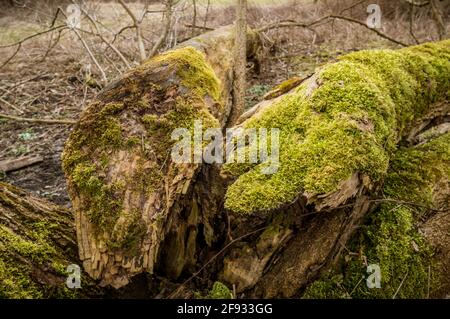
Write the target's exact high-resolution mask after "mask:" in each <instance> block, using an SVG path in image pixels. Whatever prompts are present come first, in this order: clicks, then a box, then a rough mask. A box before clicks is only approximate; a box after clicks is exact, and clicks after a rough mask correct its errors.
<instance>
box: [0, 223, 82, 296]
mask: <svg viewBox="0 0 450 319" xmlns="http://www.w3.org/2000/svg"><path fill="white" fill-rule="evenodd" d="M53 227H56V225H53V224H50V223H47V222H38V223H33V224H32V225H30V227H29V228H28V229H29V231H28V232H27V233H26V234H23V235H21V236H19V235H17V234H15V233H14V232H12V231H11V230H10V229H8V228H7V227H6V226H4V225H0V298H14V299H24V298H26V299H30V298H72V297H76V296H77V294H78V293H77V292H75V291H73V290H69V289H67V288H66V287H65V282H60V283H58V282H57V283H54V285H45V284H44V283H41V282H40V281H39V280H34V279H33V276H35V275H36V274H38V276H39V274H40V272H42V271H45V272H48V273H54V274H55V275H58V274H59V275H64V274H65V267H64V265H63V263H65V260H64V259H63V258H62V257H61V256H62V255H63V254H62V252H60V251H58V250H57V249H56V248H55V247H54V246H53V245H52V244H51V241H50V240H49V235H50V233H51V231H52V229H53ZM24 259H26V260H30V261H32V262H33V264H27V263H24V262H23V260H24ZM36 267H38V268H42V270H39V269H36ZM63 271H64V273H63Z"/></svg>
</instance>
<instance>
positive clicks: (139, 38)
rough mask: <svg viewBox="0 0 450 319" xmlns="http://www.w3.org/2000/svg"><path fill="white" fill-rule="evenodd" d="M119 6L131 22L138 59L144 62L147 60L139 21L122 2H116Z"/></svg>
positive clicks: (119, 0)
mask: <svg viewBox="0 0 450 319" xmlns="http://www.w3.org/2000/svg"><path fill="white" fill-rule="evenodd" d="M117 1H118V2H119V3H120V5H121V6H122V7H123V8H124V9H125V11H126V12H127V13H128V15H129V16H130V18H131V20H133V28H135V29H136V41H137V44H138V48H139V57H140V60H141V62H143V61H145V59H147V53H146V51H145V45H144V40H143V39H142V28H141V21H140V20H138V18H137V17H136V15H135V14H134V13H133V11H131V9H130V8H129V7H128V6H127V5H126V4H125V2H124V1H123V0H117Z"/></svg>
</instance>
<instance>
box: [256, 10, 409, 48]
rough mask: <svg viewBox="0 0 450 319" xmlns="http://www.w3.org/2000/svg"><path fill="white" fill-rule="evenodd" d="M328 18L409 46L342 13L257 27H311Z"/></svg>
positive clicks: (264, 28)
mask: <svg viewBox="0 0 450 319" xmlns="http://www.w3.org/2000/svg"><path fill="white" fill-rule="evenodd" d="M327 19H337V20H344V21H347V22H351V23H355V24H359V25H360V26H362V27H364V28H366V29H368V30H370V31H372V32H374V33H376V34H377V35H378V36H380V37H382V38H384V39H386V40H389V41H391V42H393V43H395V44H398V45H401V46H404V47H407V46H408V44H406V43H404V42H401V41H399V40H396V39H394V38H392V37H390V36H388V35H386V34H384V33H382V32H381V31H379V30H377V29H373V28H370V27H369V26H368V25H367V24H366V23H364V22H361V21H359V20H356V19H353V18H350V17H346V16H340V15H329V16H326V17H323V18H320V19H318V20H316V21H313V22H310V23H301V22H296V21H280V22H275V23H272V24H269V25H267V26H264V27H261V28H259V29H257V30H256V32H266V31H269V30H272V29H277V28H290V27H302V28H311V27H312V26H314V25H316V24H318V23H320V22H322V21H324V20H327Z"/></svg>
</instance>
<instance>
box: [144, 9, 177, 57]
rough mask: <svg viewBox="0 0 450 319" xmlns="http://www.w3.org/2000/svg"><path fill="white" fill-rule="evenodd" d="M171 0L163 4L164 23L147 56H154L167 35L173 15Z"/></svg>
mask: <svg viewBox="0 0 450 319" xmlns="http://www.w3.org/2000/svg"><path fill="white" fill-rule="evenodd" d="M172 1H173V0H166V1H165V4H166V10H165V13H164V16H165V23H164V30H163V33H162V35H161V36H160V37H159V39H158V40H157V41H156V43H155V44H154V45H153V48H152V49H151V51H150V54H149V56H150V57H152V56H154V55H155V54H156V53H157V52H158V50H159V48H160V47H161V45H162V44H163V43H164V41H166V39H167V36H168V35H169V31H170V26H171V25H172V15H173V3H172Z"/></svg>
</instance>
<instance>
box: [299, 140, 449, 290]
mask: <svg viewBox="0 0 450 319" xmlns="http://www.w3.org/2000/svg"><path fill="white" fill-rule="evenodd" d="M449 177H450V134H446V135H443V136H441V137H439V138H437V139H435V140H434V141H431V142H429V143H427V144H424V145H421V146H419V147H416V148H409V149H400V150H399V151H398V152H397V153H396V155H395V156H394V158H393V160H392V164H391V168H390V171H389V174H388V176H387V178H386V184H385V187H384V195H385V196H386V197H389V198H391V199H397V200H401V201H406V202H412V203H417V206H415V205H414V204H412V205H407V204H399V203H384V204H382V205H381V206H380V207H379V208H378V209H377V210H376V211H375V212H373V213H372V214H371V215H370V216H369V219H368V220H367V221H366V223H365V226H363V227H362V228H361V230H360V231H359V232H358V235H357V236H356V238H354V239H353V241H352V242H351V244H350V245H349V249H350V250H351V251H353V252H356V253H358V256H357V257H355V256H354V255H352V256H350V255H347V256H345V257H344V258H343V260H342V263H343V265H342V269H340V270H334V271H333V272H332V273H330V274H328V275H326V276H324V277H323V278H321V279H319V280H317V281H315V282H314V283H312V284H311V285H310V286H309V287H308V288H307V290H306V291H305V293H304V295H303V297H305V298H334V297H337V298H343V297H353V298H392V297H393V296H394V295H395V294H396V293H397V295H396V297H397V298H426V297H427V296H428V290H429V289H430V291H433V288H434V287H436V286H438V281H439V278H437V276H436V275H435V274H436V272H435V271H431V269H433V266H434V263H433V259H432V251H431V249H430V248H429V247H428V246H427V244H426V242H425V241H424V239H423V237H422V235H421V234H420V233H419V232H418V229H417V226H418V220H419V217H421V216H422V215H423V214H424V213H425V212H428V211H429V209H428V208H427V206H428V207H430V206H431V205H432V197H433V191H434V186H435V185H436V184H437V183H438V181H439V180H441V179H442V178H449ZM366 264H378V265H379V266H380V269H381V289H375V288H372V289H369V288H367V286H366V282H365V278H367V276H368V274H367V273H366ZM363 278H364V279H363ZM402 281H403V283H402ZM400 285H401V286H400ZM399 287H400V289H399ZM397 290H398V292H397Z"/></svg>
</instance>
